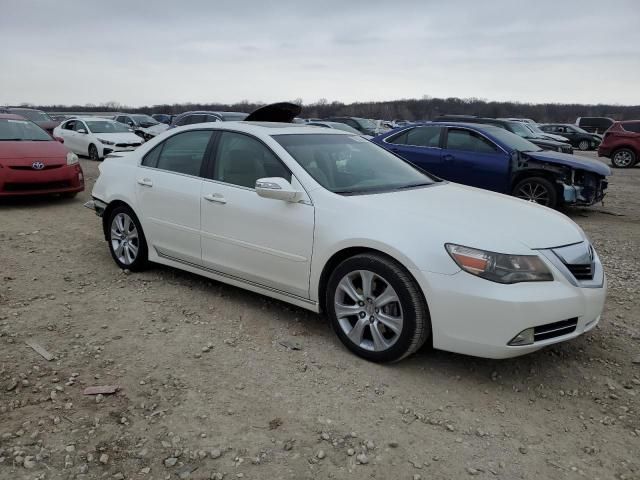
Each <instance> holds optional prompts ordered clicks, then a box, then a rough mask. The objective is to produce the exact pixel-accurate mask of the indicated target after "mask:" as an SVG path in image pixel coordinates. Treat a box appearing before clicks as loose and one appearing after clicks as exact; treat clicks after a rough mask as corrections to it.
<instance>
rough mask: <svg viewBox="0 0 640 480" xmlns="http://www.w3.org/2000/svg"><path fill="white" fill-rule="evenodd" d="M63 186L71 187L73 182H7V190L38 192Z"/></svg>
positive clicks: (5, 185) (5, 188)
mask: <svg viewBox="0 0 640 480" xmlns="http://www.w3.org/2000/svg"><path fill="white" fill-rule="evenodd" d="M61 188H71V183H70V182H66V181H62V182H42V183H5V184H4V191H5V192H37V191H39V190H58V189H61Z"/></svg>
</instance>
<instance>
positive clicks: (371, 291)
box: [326, 253, 431, 362]
mask: <svg viewBox="0 0 640 480" xmlns="http://www.w3.org/2000/svg"><path fill="white" fill-rule="evenodd" d="M326 307H327V309H326V310H327V313H328V315H329V318H330V320H331V324H332V326H333V329H334V330H335V332H336V334H337V335H338V338H339V339H340V340H341V341H342V343H344V345H345V346H346V347H347V348H348V349H349V350H351V351H352V352H353V353H355V354H356V355H359V356H360V357H363V358H365V359H367V360H371V361H374V362H395V361H398V360H402V359H403V358H405V357H407V356H409V355H411V354H412V353H414V352H416V351H417V350H418V349H419V348H420V347H421V346H422V345H423V344H424V343H425V341H426V340H427V339H428V338H429V335H430V334H431V319H430V317H429V310H428V308H427V304H426V302H425V300H424V297H423V296H422V293H421V292H420V288H419V287H418V285H417V284H416V282H415V280H414V279H413V278H412V277H411V276H410V274H409V272H407V271H406V269H404V268H403V267H402V266H401V265H400V264H398V263H397V262H395V261H394V260H391V259H389V258H387V257H385V256H383V255H380V254H375V253H365V254H360V255H356V256H353V257H351V258H348V259H346V260H344V261H343V262H342V263H340V265H338V267H337V268H336V269H335V270H334V271H333V273H332V274H331V277H330V278H329V283H328V285H327V298H326Z"/></svg>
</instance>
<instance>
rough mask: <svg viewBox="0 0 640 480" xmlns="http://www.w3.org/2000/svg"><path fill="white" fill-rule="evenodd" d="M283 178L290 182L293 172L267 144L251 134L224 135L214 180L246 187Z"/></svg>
mask: <svg viewBox="0 0 640 480" xmlns="http://www.w3.org/2000/svg"><path fill="white" fill-rule="evenodd" d="M265 177H282V178H285V179H286V180H287V181H289V182H290V181H291V172H290V171H289V169H288V168H287V167H285V166H284V165H283V164H282V162H280V160H279V159H278V158H277V157H276V156H275V155H274V154H273V153H272V152H271V150H269V149H268V148H267V147H266V146H265V145H264V144H262V143H261V142H259V141H258V140H256V139H255V138H253V137H250V136H249V135H243V134H241V133H235V132H222V133H221V134H220V141H219V143H218V152H217V155H216V161H215V168H214V172H213V179H214V180H218V181H220V182H224V183H230V184H232V185H237V186H240V187H246V188H255V186H256V180H258V179H259V178H265Z"/></svg>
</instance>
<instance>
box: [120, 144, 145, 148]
mask: <svg viewBox="0 0 640 480" xmlns="http://www.w3.org/2000/svg"><path fill="white" fill-rule="evenodd" d="M139 146H140V144H139V143H116V147H120V148H126V147H139Z"/></svg>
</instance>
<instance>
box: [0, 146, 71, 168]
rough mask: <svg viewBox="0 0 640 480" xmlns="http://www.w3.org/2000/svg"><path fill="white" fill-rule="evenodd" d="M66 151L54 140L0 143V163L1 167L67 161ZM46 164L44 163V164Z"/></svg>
mask: <svg viewBox="0 0 640 480" xmlns="http://www.w3.org/2000/svg"><path fill="white" fill-rule="evenodd" d="M68 152H69V150H67V149H66V147H64V146H63V145H62V144H61V143H60V142H56V141H55V140H51V141H42V142H29V141H21V142H4V141H0V163H2V164H3V165H14V164H17V165H21V164H23V163H24V162H23V161H24V160H35V159H38V160H42V161H44V160H50V159H63V160H64V161H65V162H66V161H67V153H68ZM45 163H46V162H45Z"/></svg>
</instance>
